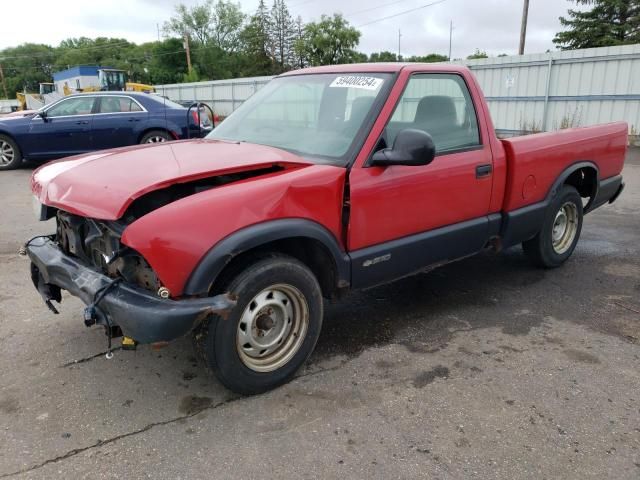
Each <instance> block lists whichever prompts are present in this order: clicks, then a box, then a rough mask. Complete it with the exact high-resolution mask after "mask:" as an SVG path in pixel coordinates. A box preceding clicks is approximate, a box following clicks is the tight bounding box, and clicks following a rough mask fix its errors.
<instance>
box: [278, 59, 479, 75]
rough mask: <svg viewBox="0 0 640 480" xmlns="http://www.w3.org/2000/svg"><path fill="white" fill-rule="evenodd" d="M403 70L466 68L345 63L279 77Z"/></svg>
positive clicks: (458, 67) (457, 68)
mask: <svg viewBox="0 0 640 480" xmlns="http://www.w3.org/2000/svg"><path fill="white" fill-rule="evenodd" d="M405 68H407V69H410V70H421V71H432V72H463V71H467V70H468V68H467V67H465V66H463V65H457V64H452V63H412V62H389V63H347V64H343V65H324V66H322V67H308V68H301V69H299V70H292V71H290V72H286V73H283V74H282V75H280V76H281V77H286V76H289V75H308V74H317V73H398V72H400V71H401V70H404V69H405Z"/></svg>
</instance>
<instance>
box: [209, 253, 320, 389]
mask: <svg viewBox="0 0 640 480" xmlns="http://www.w3.org/2000/svg"><path fill="white" fill-rule="evenodd" d="M224 290H225V291H229V292H231V293H232V294H234V295H236V296H237V304H236V306H235V307H234V308H233V310H231V312H230V314H229V316H228V317H227V318H226V319H222V318H219V317H216V318H214V319H212V320H211V321H210V322H209V323H208V324H207V325H205V326H204V327H203V328H202V330H201V331H200V332H198V338H199V340H198V343H199V351H200V353H201V354H202V356H203V357H204V359H205V362H206V363H207V366H208V367H209V368H210V369H211V370H212V371H213V372H214V373H215V374H216V376H217V377H218V379H219V380H220V382H221V383H222V384H223V385H224V386H226V387H227V388H228V389H230V390H232V391H234V392H236V393H240V394H244V395H253V394H257V393H262V392H265V391H267V390H271V389H273V388H275V387H278V386H280V385H282V384H284V383H286V382H288V381H289V380H291V378H292V377H293V376H294V374H295V373H296V371H297V370H298V369H299V368H300V367H301V366H302V364H303V363H304V362H305V361H306V360H307V358H309V355H311V352H312V351H313V349H314V347H315V345H316V342H317V341H318V337H319V335H320V329H321V327H322V316H323V304H322V292H321V290H320V285H319V284H318V281H317V279H316V277H315V276H314V275H313V273H311V271H310V270H309V269H308V268H307V267H306V265H304V264H303V263H301V262H300V261H298V260H296V259H294V258H291V257H287V256H284V255H278V256H270V257H267V258H263V259H260V260H257V261H256V262H254V263H252V264H250V265H249V266H248V267H247V268H245V269H244V270H243V271H241V272H240V273H238V274H237V275H236V276H235V277H234V278H233V279H232V280H231V281H230V282H229V284H228V287H226V288H224Z"/></svg>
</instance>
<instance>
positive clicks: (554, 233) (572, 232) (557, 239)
mask: <svg viewBox="0 0 640 480" xmlns="http://www.w3.org/2000/svg"><path fill="white" fill-rule="evenodd" d="M582 216H583V212H582V198H581V197H580V194H579V193H578V191H577V190H576V189H575V188H574V187H572V186H571V185H564V186H563V187H562V188H561V189H560V191H559V192H558V195H556V197H555V198H554V199H553V201H552V202H551V203H550V204H549V207H548V208H547V211H546V213H545V218H544V222H543V224H542V228H541V230H540V232H539V233H538V234H537V235H536V236H535V237H533V238H532V239H531V240H527V241H526V242H523V244H522V248H523V249H524V253H525V254H526V255H527V256H528V257H529V258H530V259H531V260H532V261H533V262H534V263H535V264H536V265H538V266H540V267H544V268H555V267H559V266H560V265H562V264H563V263H564V262H565V261H566V260H567V259H568V258H569V257H570V256H571V254H572V253H573V250H574V249H575V248H576V245H577V243H578V239H579V238H580V232H581V230H582Z"/></svg>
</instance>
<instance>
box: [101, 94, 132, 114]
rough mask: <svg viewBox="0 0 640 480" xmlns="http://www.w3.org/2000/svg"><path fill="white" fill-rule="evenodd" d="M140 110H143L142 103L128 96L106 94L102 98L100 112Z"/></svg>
mask: <svg viewBox="0 0 640 480" xmlns="http://www.w3.org/2000/svg"><path fill="white" fill-rule="evenodd" d="M140 111H142V109H141V108H140V105H138V104H137V103H136V102H135V101H134V100H133V99H131V98H128V97H115V96H114V97H112V96H104V97H101V98H100V111H99V113H128V112H140Z"/></svg>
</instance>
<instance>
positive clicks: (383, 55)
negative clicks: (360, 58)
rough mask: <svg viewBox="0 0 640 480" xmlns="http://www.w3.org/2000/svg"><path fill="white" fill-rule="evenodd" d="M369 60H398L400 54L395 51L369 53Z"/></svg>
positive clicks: (374, 61) (375, 61)
mask: <svg viewBox="0 0 640 480" xmlns="http://www.w3.org/2000/svg"><path fill="white" fill-rule="evenodd" d="M369 61H370V62H373V63H377V62H397V61H398V56H397V55H396V54H395V53H393V52H388V51H386V50H385V51H384V52H374V53H372V54H371V55H369Z"/></svg>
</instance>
